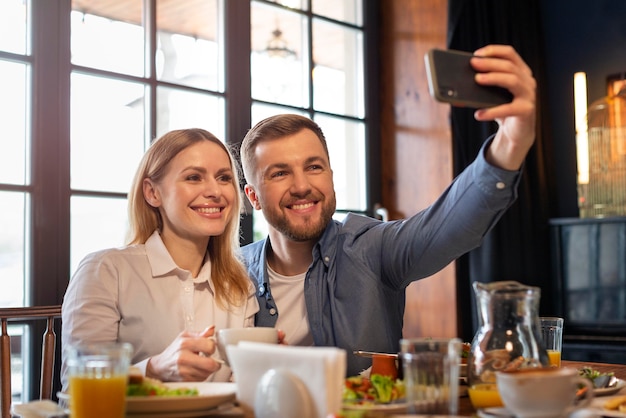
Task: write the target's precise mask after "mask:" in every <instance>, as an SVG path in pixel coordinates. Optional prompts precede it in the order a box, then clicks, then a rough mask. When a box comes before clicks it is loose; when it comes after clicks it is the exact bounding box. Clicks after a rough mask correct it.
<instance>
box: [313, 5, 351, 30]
mask: <svg viewBox="0 0 626 418" xmlns="http://www.w3.org/2000/svg"><path fill="white" fill-rule="evenodd" d="M311 2H312V6H313V13H315V14H316V15H320V16H325V17H329V18H331V19H334V20H339V21H341V22H348V23H352V24H354V25H359V26H361V25H362V24H363V10H362V8H363V3H362V1H361V0H343V1H336V0H311Z"/></svg>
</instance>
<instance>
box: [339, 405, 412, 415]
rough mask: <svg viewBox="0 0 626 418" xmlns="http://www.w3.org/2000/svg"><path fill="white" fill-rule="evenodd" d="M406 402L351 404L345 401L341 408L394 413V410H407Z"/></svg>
mask: <svg viewBox="0 0 626 418" xmlns="http://www.w3.org/2000/svg"><path fill="white" fill-rule="evenodd" d="M407 406H408V405H407V403H406V402H397V403H381V404H375V403H364V404H351V403H348V402H345V403H344V404H343V409H344V410H346V411H371V412H386V413H396V412H407Z"/></svg>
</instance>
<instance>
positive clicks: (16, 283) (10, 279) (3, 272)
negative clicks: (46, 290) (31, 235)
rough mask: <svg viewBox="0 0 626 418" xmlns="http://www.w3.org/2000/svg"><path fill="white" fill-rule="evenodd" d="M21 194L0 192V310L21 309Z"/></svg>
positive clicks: (23, 224) (23, 215)
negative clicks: (4, 308)
mask: <svg viewBox="0 0 626 418" xmlns="http://www.w3.org/2000/svg"><path fill="white" fill-rule="evenodd" d="M26 199H27V195H26V194H25V193H17V192H1V191H0V201H1V202H2V206H0V208H1V209H0V230H1V231H2V234H0V289H2V292H0V306H3V307H12V306H24V303H25V302H26V300H25V291H26V289H25V286H24V278H25V277H26V276H25V261H26V259H25V257H26V255H27V253H26V252H25V249H26V244H27V242H26V236H25V234H24V231H25V229H26V221H27V219H28V217H27V214H26Z"/></svg>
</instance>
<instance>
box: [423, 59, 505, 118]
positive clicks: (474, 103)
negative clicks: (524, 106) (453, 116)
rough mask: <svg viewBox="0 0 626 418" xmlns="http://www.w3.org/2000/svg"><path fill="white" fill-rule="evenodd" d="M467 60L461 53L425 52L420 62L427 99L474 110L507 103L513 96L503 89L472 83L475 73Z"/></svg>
mask: <svg viewBox="0 0 626 418" xmlns="http://www.w3.org/2000/svg"><path fill="white" fill-rule="evenodd" d="M471 57H472V54H471V53H469V52H464V51H455V50H441V49H432V50H430V51H428V53H427V54H426V55H425V57H424V58H425V61H426V75H427V77H428V89H429V91H430V94H431V96H433V97H434V98H435V100H437V101H439V102H443V103H450V104H451V105H453V106H458V107H472V108H477V109H480V108H486V107H493V106H497V105H501V104H504V103H509V102H511V100H513V95H512V94H511V93H510V92H509V91H508V90H507V89H504V88H501V87H495V86H481V85H480V84H478V83H476V81H475V80H474V75H475V74H476V71H475V70H474V69H473V68H472V66H471V65H470V63H469V60H470V58H471Z"/></svg>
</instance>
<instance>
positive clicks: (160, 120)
mask: <svg viewBox="0 0 626 418" xmlns="http://www.w3.org/2000/svg"><path fill="white" fill-rule="evenodd" d="M157 112H158V114H157V137H159V136H161V135H163V134H164V133H166V132H168V131H171V130H172V129H184V128H203V129H206V130H207V131H209V132H211V133H212V134H213V135H215V136H217V137H218V138H219V139H221V140H223V141H224V140H225V137H224V99H223V98H221V97H218V96H212V95H209V94H205V93H197V92H190V91H185V90H181V89H173V88H169V87H158V88H157Z"/></svg>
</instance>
